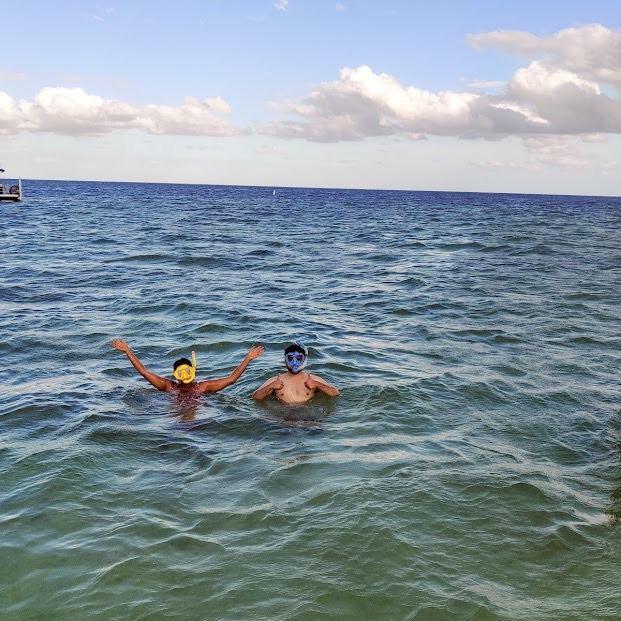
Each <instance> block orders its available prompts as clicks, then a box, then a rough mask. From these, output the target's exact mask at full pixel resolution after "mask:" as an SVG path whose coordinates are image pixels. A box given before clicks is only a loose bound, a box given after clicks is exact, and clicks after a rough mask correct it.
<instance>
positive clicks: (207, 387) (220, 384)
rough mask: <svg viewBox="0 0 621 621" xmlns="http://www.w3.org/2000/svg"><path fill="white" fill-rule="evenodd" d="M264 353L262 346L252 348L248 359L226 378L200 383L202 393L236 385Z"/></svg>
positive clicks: (247, 356)
mask: <svg viewBox="0 0 621 621" xmlns="http://www.w3.org/2000/svg"><path fill="white" fill-rule="evenodd" d="M263 351H264V348H263V346H262V345H255V346H254V347H251V348H250V350H249V351H248V353H247V354H246V357H245V358H244V359H243V360H242V361H241V364H240V365H239V366H238V367H237V368H236V369H235V370H234V371H233V372H232V373H231V374H230V375H227V376H226V377H221V378H220V379H214V380H205V381H203V382H198V388H199V390H200V391H201V392H217V391H218V390H222V389H223V388H226V387H227V386H230V385H231V384H234V383H235V382H236V381H237V380H238V379H239V378H240V377H241V376H242V374H243V372H244V371H245V370H246V367H247V366H248V365H249V364H250V361H251V360H254V359H255V358H258V357H259V356H260V355H261V354H262V353H263Z"/></svg>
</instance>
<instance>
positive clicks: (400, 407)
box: [0, 181, 621, 621]
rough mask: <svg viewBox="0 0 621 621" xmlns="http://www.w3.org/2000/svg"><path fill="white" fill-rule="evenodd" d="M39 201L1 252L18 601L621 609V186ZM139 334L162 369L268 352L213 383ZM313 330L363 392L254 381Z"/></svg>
mask: <svg viewBox="0 0 621 621" xmlns="http://www.w3.org/2000/svg"><path fill="white" fill-rule="evenodd" d="M28 195H29V196H28V206H29V209H28V210H26V211H24V212H23V215H22V217H21V218H20V219H14V218H11V219H9V220H6V219H5V220H4V221H3V223H2V226H3V227H4V228H3V230H6V232H7V234H6V235H5V241H6V243H5V244H4V245H2V246H1V247H0V282H1V283H2V284H1V285H0V310H1V311H2V312H1V313H0V327H1V330H0V335H2V336H0V353H1V354H2V355H3V356H4V359H5V365H4V367H3V370H0V467H1V468H2V482H1V483H0V524H1V525H2V547H3V552H4V554H5V557H6V558H7V559H9V562H5V563H4V568H3V570H2V572H3V573H2V575H3V578H4V579H3V580H2V581H0V599H1V600H2V602H3V615H4V616H3V621H4V620H5V619H7V620H8V621H12V620H18V619H26V618H28V619H49V618H59V619H61V618H62V619H73V618H76V619H77V618H80V619H81V618H86V617H88V618H89V619H90V618H94V619H102V620H104V619H105V620H106V621H109V620H111V619H119V620H120V619H127V618H136V619H149V618H151V619H156V618H170V619H202V618H205V615H208V616H209V618H214V619H222V620H227V619H228V620H231V621H241V620H242V619H270V621H272V620H274V621H278V620H283V621H284V620H287V621H289V620H291V619H300V620H302V619H337V618H338V619H413V620H414V619H415V620H418V621H425V620H428V621H430V620H433V621H436V620H439V619H446V620H452V619H455V620H460V621H461V620H462V619H472V620H478V621H481V620H483V619H502V620H503V621H508V620H509V619H510V620H511V621H520V620H523V621H526V620H529V621H530V620H531V619H538V620H543V621H545V620H549V621H553V620H556V619H565V618H567V619H569V618H571V619H577V620H584V621H591V620H592V619H606V618H608V619H613V618H616V615H617V611H618V610H619V607H620V606H621V602H620V601H619V595H618V593H619V589H618V580H617V576H618V571H617V568H618V565H619V560H620V559H621V547H620V545H619V542H618V524H619V521H620V518H619V515H621V509H620V498H621V492H619V490H620V489H621V480H620V478H619V451H618V442H619V433H620V431H619V430H620V418H619V417H620V414H619V405H618V404H619V396H620V393H619V389H618V381H617V377H616V375H615V369H618V368H619V362H620V361H621V354H620V350H621V348H620V347H619V338H618V334H617V333H618V319H617V315H618V313H617V312H616V310H617V307H618V306H619V302H620V300H619V296H618V293H617V292H618V291H620V290H621V289H620V286H621V275H620V274H619V270H618V269H617V268H618V267H619V265H618V264H619V260H620V258H619V256H618V252H617V250H616V249H617V248H618V240H617V238H616V237H615V235H616V234H617V232H618V230H619V225H620V224H621V220H620V217H621V209H620V207H621V203H620V202H619V200H618V199H591V198H589V199H584V198H575V197H537V196H525V195H521V196H515V195H484V194H438V193H408V192H362V191H336V190H308V189H290V188H282V189H280V190H279V192H278V194H277V195H276V196H273V195H272V192H271V190H269V189H266V188H226V187H218V186H175V185H172V186H171V185H167V186H163V185H157V184H153V185H149V184H147V185H141V184H97V183H69V182H35V181H32V182H29V192H28ZM163 197H166V200H164V198H163ZM171 206H173V207H174V208H175V209H174V213H173V212H171ZM178 210H183V212H184V213H188V214H190V216H191V217H188V219H180V218H178V213H179V211H178ZM147 222H148V226H145V223H147ZM318 223H321V230H319V229H318ZM515 231H520V233H516V232H515ZM285 237H286V239H285ZM115 336H120V337H123V338H125V339H127V340H128V341H129V342H130V344H131V345H132V347H133V348H134V350H135V351H136V352H137V353H138V354H139V355H140V357H141V359H143V361H144V362H145V364H146V365H147V366H148V367H149V368H150V369H151V370H153V371H154V372H157V373H160V374H162V375H164V374H166V375H168V374H169V373H170V367H171V363H172V362H173V360H174V359H175V358H177V357H180V356H187V355H188V354H189V352H190V351H191V350H192V349H195V350H196V351H197V352H198V359H199V374H200V376H201V377H217V376H225V375H227V374H228V373H230V371H231V370H232V369H233V368H235V366H236V365H237V364H239V362H240V361H241V360H242V359H243V357H244V355H245V353H246V351H247V349H248V348H249V347H250V346H251V345H252V344H254V343H256V342H263V343H264V344H265V346H266V352H265V354H264V355H263V356H262V357H261V358H260V359H258V360H256V361H253V362H252V363H251V364H250V366H249V368H248V370H247V371H246V372H245V374H244V375H243V376H242V377H241V379H240V380H239V382H238V383H237V384H235V385H234V386H231V387H230V388H228V389H226V390H225V391H223V392H222V393H221V394H218V395H211V396H209V397H207V398H205V399H199V400H195V401H192V402H187V401H184V400H181V399H176V398H175V397H174V396H171V395H168V394H162V393H157V392H156V391H154V390H152V389H151V388H150V387H149V386H148V384H146V383H145V382H143V381H142V379H141V378H139V377H138V376H137V375H136V374H135V372H134V371H133V369H132V368H131V366H130V364H129V362H128V361H127V360H126V359H125V358H124V357H123V356H122V355H121V354H120V353H119V352H116V351H114V350H112V348H110V347H109V345H108V342H109V340H110V339H111V338H112V337H115ZM291 339H301V340H302V341H304V342H305V343H306V344H307V345H308V346H309V347H310V367H309V369H310V370H312V371H313V372H315V373H317V374H319V375H322V376H325V377H326V378H328V379H329V380H331V381H333V382H335V383H336V384H337V385H338V386H339V387H340V388H341V396H340V397H339V398H338V399H337V400H330V399H328V398H318V399H317V400H316V401H315V402H314V403H313V404H312V405H310V406H305V407H299V408H290V407H286V406H282V405H281V404H279V403H277V402H275V401H269V400H268V401H267V402H265V403H263V404H257V403H254V402H252V401H251V400H250V399H249V395H250V393H251V392H252V391H253V390H254V389H255V388H256V387H257V386H258V385H260V384H261V383H262V382H264V381H265V380H266V379H267V378H269V377H271V376H273V375H274V374H276V373H277V372H280V371H282V370H283V369H284V368H283V364H282V348H283V346H284V345H285V344H286V343H287V342H289V341H290V340H291ZM41 585H45V589H42V588H41Z"/></svg>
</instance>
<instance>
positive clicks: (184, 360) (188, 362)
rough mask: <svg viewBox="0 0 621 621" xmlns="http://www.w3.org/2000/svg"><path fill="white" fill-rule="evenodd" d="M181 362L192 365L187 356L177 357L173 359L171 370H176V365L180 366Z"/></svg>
mask: <svg viewBox="0 0 621 621" xmlns="http://www.w3.org/2000/svg"><path fill="white" fill-rule="evenodd" d="M182 364H187V365H188V366H189V367H191V366H192V363H191V362H190V361H189V360H188V359H187V358H179V360H175V364H173V371H176V370H177V367H180V366H181V365H182Z"/></svg>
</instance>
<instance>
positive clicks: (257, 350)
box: [246, 345, 265, 361]
mask: <svg viewBox="0 0 621 621" xmlns="http://www.w3.org/2000/svg"><path fill="white" fill-rule="evenodd" d="M264 351H265V347H263V345H255V346H254V347H251V348H250V350H249V351H248V353H247V354H246V358H247V359H248V361H250V360H254V359H255V358H258V357H259V356H260V355H261V354H262V353H263V352H264Z"/></svg>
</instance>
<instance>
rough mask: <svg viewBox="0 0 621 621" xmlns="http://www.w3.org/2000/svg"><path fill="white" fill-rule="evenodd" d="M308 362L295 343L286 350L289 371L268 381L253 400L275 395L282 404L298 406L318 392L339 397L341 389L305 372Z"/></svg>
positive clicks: (255, 393)
mask: <svg viewBox="0 0 621 621" xmlns="http://www.w3.org/2000/svg"><path fill="white" fill-rule="evenodd" d="M307 362H308V353H307V352H306V350H305V349H304V348H303V347H302V346H301V345H299V344H298V343H294V344H293V345H289V347H287V349H285V365H286V366H287V371H286V372H285V373H281V374H280V375H277V376H276V377H272V378H270V379H268V380H267V382H265V383H264V384H263V385H262V386H261V387H260V388H258V389H257V390H255V391H254V392H253V393H252V398H253V399H258V400H261V399H265V397H267V396H268V395H270V394H272V393H274V395H276V398H277V399H278V400H279V401H281V402H282V403H287V404H290V405H291V404H297V403H306V402H307V401H310V400H311V399H312V398H313V397H314V396H315V395H316V394H317V391H319V392H323V393H325V394H326V395H328V396H329V397H337V396H338V395H339V389H338V388H337V387H336V386H332V384H329V383H328V382H326V381H325V380H324V379H321V378H320V377H318V376H317V375H312V374H310V373H306V372H303V369H304V367H305V366H306V363H307Z"/></svg>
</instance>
